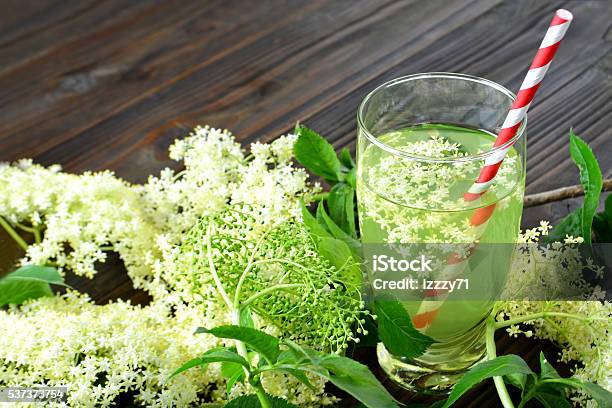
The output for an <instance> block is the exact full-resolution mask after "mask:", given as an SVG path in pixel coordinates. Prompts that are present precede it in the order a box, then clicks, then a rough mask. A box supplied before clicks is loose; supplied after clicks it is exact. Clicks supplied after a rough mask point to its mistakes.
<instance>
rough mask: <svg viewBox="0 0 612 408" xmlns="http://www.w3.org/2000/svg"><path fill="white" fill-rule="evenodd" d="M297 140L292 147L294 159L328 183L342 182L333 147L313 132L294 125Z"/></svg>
mask: <svg viewBox="0 0 612 408" xmlns="http://www.w3.org/2000/svg"><path fill="white" fill-rule="evenodd" d="M295 133H296V134H297V135H298V139H297V141H296V142H295V145H294V148H293V149H294V153H295V158H296V159H297V161H298V162H300V164H301V165H302V166H304V167H306V168H307V169H308V170H310V171H311V172H313V173H314V174H316V175H317V176H320V177H323V178H324V179H325V180H327V181H330V182H338V181H342V179H343V174H342V173H341V172H340V161H339V160H338V157H337V156H336V151H335V150H334V147H333V146H332V145H331V144H330V143H329V142H328V141H327V140H325V139H324V138H323V137H321V136H320V135H319V134H318V133H317V132H315V131H314V130H311V129H308V128H307V127H306V126H303V125H300V124H298V125H296V127H295Z"/></svg>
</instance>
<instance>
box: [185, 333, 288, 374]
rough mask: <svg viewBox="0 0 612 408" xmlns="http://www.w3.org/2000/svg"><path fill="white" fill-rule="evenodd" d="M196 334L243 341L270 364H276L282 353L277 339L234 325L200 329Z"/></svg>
mask: <svg viewBox="0 0 612 408" xmlns="http://www.w3.org/2000/svg"><path fill="white" fill-rule="evenodd" d="M196 333H208V334H212V335H213V336H215V337H218V338H221V339H232V340H238V341H241V342H243V343H244V344H246V345H247V346H248V347H249V348H251V349H252V350H254V351H256V352H258V353H259V354H261V356H262V357H263V358H265V359H266V361H268V363H269V364H273V363H274V362H276V359H277V358H278V355H279V353H280V349H279V347H278V339H277V338H276V337H274V336H270V335H269V334H267V333H264V332H262V331H260V330H256V329H253V328H250V327H241V326H233V325H227V326H218V327H215V328H212V329H206V328H204V327H199V328H198V329H197V330H196Z"/></svg>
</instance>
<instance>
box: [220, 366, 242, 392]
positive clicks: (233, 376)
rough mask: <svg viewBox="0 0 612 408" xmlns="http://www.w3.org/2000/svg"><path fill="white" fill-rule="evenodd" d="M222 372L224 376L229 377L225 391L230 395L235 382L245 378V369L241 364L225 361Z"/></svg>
mask: <svg viewBox="0 0 612 408" xmlns="http://www.w3.org/2000/svg"><path fill="white" fill-rule="evenodd" d="M221 372H222V373H223V376H224V377H225V378H227V383H226V385H225V391H226V392H227V396H228V397H229V395H230V392H231V391H232V387H233V386H234V384H236V382H237V381H241V380H242V379H243V378H244V369H243V368H242V366H241V365H240V364H236V363H228V362H225V363H223V364H222V365H221Z"/></svg>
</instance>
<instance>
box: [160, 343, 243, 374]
mask: <svg viewBox="0 0 612 408" xmlns="http://www.w3.org/2000/svg"><path fill="white" fill-rule="evenodd" d="M222 362H230V363H236V364H239V365H241V366H243V367H246V368H249V367H250V366H249V363H248V362H247V361H246V360H245V359H244V358H242V357H241V356H239V355H238V354H237V353H235V352H233V351H230V350H229V349H224V348H217V349H213V350H209V351H207V352H206V353H204V355H203V356H202V357H198V358H194V359H193V360H189V361H188V362H186V363H185V364H183V365H182V366H181V367H179V368H178V369H177V370H176V371H175V372H173V373H172V375H171V376H170V378H168V379H169V380H170V379H172V378H174V377H176V376H177V375H178V374H180V373H182V372H183V371H187V370H189V369H190V368H193V367H198V366H205V365H207V364H210V363H222Z"/></svg>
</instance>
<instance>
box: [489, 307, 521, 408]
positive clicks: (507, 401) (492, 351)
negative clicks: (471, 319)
mask: <svg viewBox="0 0 612 408" xmlns="http://www.w3.org/2000/svg"><path fill="white" fill-rule="evenodd" d="M485 342H486V346H487V358H488V359H489V360H493V359H494V358H496V357H497V350H496V347H495V320H494V318H493V316H491V317H489V319H488V321H487V334H486V337H485ZM493 382H494V383H495V388H496V389H497V394H499V399H500V401H501V403H502V405H503V406H504V408H514V404H513V403H512V399H511V398H510V394H508V389H507V388H506V383H504V379H503V378H502V377H493Z"/></svg>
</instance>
